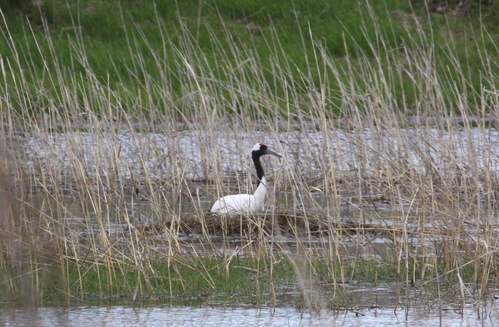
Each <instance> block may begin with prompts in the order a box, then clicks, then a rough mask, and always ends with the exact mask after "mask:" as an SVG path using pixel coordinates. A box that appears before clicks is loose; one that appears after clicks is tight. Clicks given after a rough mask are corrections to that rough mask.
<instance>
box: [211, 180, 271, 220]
mask: <svg viewBox="0 0 499 327" xmlns="http://www.w3.org/2000/svg"><path fill="white" fill-rule="evenodd" d="M266 182H267V181H266V180H265V177H263V178H262V180H261V181H260V185H258V187H257V189H256V191H255V194H235V195H227V196H224V197H223V198H220V199H218V200H217V202H215V203H214V204H213V206H212V207H211V209H210V211H211V212H214V213H220V214H241V213H242V214H254V213H261V212H263V205H264V203H265V193H266V192H267V188H266V186H265V184H266Z"/></svg>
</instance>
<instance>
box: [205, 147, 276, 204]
mask: <svg viewBox="0 0 499 327" xmlns="http://www.w3.org/2000/svg"><path fill="white" fill-rule="evenodd" d="M266 154H272V155H274V156H277V157H280V155H278V154H277V153H275V152H273V151H270V150H269V149H268V148H267V146H266V145H265V144H261V143H257V144H255V146H254V147H253V149H252V151H251V157H252V159H253V163H254V164H255V169H256V173H257V176H258V181H259V183H258V187H257V188H256V191H255V194H236V195H227V196H224V197H223V198H220V199H218V200H217V201H216V202H215V203H214V204H213V206H212V207H211V209H210V212H212V213H218V214H255V213H261V212H263V209H264V204H265V193H267V180H266V179H265V175H264V172H263V168H262V165H261V163H260V157H261V156H262V155H266Z"/></svg>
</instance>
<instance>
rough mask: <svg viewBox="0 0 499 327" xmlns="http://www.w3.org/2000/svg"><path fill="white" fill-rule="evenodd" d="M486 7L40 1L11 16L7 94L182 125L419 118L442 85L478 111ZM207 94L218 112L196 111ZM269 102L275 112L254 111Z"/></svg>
mask: <svg viewBox="0 0 499 327" xmlns="http://www.w3.org/2000/svg"><path fill="white" fill-rule="evenodd" d="M484 8H487V9H489V10H488V11H487V12H488V13H489V14H486V15H484V16H480V15H479V14H478V13H477V12H476V11H473V10H471V11H464V10H461V11H459V10H455V11H449V12H448V13H447V14H446V15H444V14H438V13H435V12H427V11H426V10H427V9H429V8H425V7H424V6H422V5H421V4H419V7H418V4H417V3H416V4H415V7H412V6H411V2H409V1H395V0H393V1H388V0H383V1H370V2H348V3H345V2H342V1H323V0H317V1H314V2H304V1H295V2H293V3H292V2H288V1H280V2H275V3H273V4H271V5H269V4H262V3H259V2H258V1H241V2H231V3H230V4H229V3H225V2H222V3H213V2H203V1H182V2H180V3H176V2H175V1H163V2H161V3H157V4H156V3H154V2H153V1H125V2H113V1H99V2H95V1H80V2H77V3H73V2H70V3H67V4H66V3H65V2H64V1H43V2H33V3H30V4H27V5H25V6H24V9H23V10H22V11H21V12H19V11H17V10H13V9H11V10H9V11H7V12H4V13H3V15H4V19H3V22H2V25H3V36H2V38H3V40H2V42H1V43H0V46H1V48H0V51H1V52H2V60H3V71H4V72H5V73H4V78H3V87H2V92H3V93H6V94H10V96H9V103H10V104H12V105H13V106H14V107H15V109H16V110H21V111H22V110H25V111H28V113H37V112H39V111H47V110H51V109H50V107H53V108H52V110H55V109H56V110H58V111H60V110H62V111H65V108H68V106H70V105H76V106H77V110H81V111H85V110H88V109H90V110H92V111H94V112H99V113H100V112H103V111H105V112H107V111H110V112H113V111H116V109H115V108H116V107H118V108H120V107H121V108H125V109H126V110H127V111H137V110H138V111H145V112H147V111H148V110H155V109H159V110H161V111H162V112H164V111H167V112H170V113H171V114H175V116H176V117H177V118H181V117H182V116H183V115H185V116H187V117H195V115H196V110H193V105H195V106H196V107H199V106H203V105H207V106H209V107H210V110H216V111H219V112H220V113H221V114H224V113H227V114H231V113H233V112H236V113H244V114H249V115H251V116H253V117H257V116H258V114H259V112H260V111H263V113H264V114H266V115H268V114H277V115H279V116H282V115H287V114H289V111H291V112H297V111H299V110H304V111H307V112H310V111H312V112H313V110H312V108H311V107H313V105H314V103H313V100H311V99H310V98H309V94H310V93H311V92H312V93H317V94H320V95H321V101H322V105H323V106H324V107H325V109H327V111H328V112H331V113H333V114H351V113H352V108H351V106H352V105H354V106H356V107H357V108H358V109H359V110H362V111H365V110H367V108H366V104H365V103H363V101H364V100H363V99H365V97H370V96H371V95H372V94H376V93H380V92H381V93H382V94H383V96H384V98H385V101H386V102H388V103H387V104H389V106H390V108H391V109H392V110H401V111H403V112H414V110H418V109H419V108H418V107H419V106H420V104H421V102H422V101H424V100H425V98H426V97H427V96H428V95H429V94H432V93H434V92H435V91H436V90H434V84H435V81H437V83H438V90H439V91H441V92H442V94H441V96H440V99H441V100H439V101H442V102H444V104H443V105H445V107H450V108H451V109H452V110H455V111H459V110H460V109H459V106H460V105H461V104H462V103H463V101H464V102H465V103H466V104H467V107H469V110H471V111H477V110H479V108H480V101H481V95H482V93H483V92H484V90H488V91H492V90H495V89H496V88H497V85H496V75H495V73H494V72H495V70H496V65H497V48H496V45H495V35H497V33H498V32H499V31H498V30H497V27H496V26H495V24H494V22H495V20H494V17H495V16H493V15H491V14H490V13H493V10H492V9H493V8H494V7H490V8H489V7H484ZM484 10H485V9H484ZM109 12H113V13H115V15H109ZM480 17H486V18H488V20H485V22H484V23H483V24H482V21H481V20H480ZM92 87H94V88H95V87H97V88H98V89H100V92H101V97H103V98H104V99H103V100H102V101H104V102H102V101H99V100H98V99H95V98H94V96H89V94H88V92H90V91H89V90H90V89H91V88H92ZM290 89H292V90H293V92H296V95H297V96H298V98H297V99H293V100H294V101H293V102H292V103H290V101H287V97H289V92H290ZM200 90H203V92H206V96H208V97H210V98H213V101H216V103H213V104H208V103H204V104H203V102H202V101H201V102H199V101H197V103H195V104H193V103H191V101H188V100H189V99H186V95H187V94H195V93H196V92H199V91H200ZM96 93H98V92H96ZM355 94H358V95H363V96H362V97H361V99H357V97H355V96H352V95H355ZM94 95H95V94H94ZM262 96H263V97H265V98H268V99H269V100H270V101H271V103H272V105H273V107H274V108H273V110H271V111H270V112H269V111H268V109H266V107H267V106H268V105H264V103H262V104H260V103H254V104H252V105H250V104H248V103H247V102H248V101H247V100H248V97H253V98H254V97H257V98H260V97H262ZM345 96H348V98H353V100H354V103H345ZM105 100H111V103H109V104H107V106H106V101H105ZM371 100H373V99H371ZM68 101H69V102H68ZM436 105H438V104H436ZM256 106H258V108H257V107H256Z"/></svg>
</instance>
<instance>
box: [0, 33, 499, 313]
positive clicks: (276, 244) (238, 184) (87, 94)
mask: <svg viewBox="0 0 499 327" xmlns="http://www.w3.org/2000/svg"><path fill="white" fill-rule="evenodd" d="M160 28H161V27H160ZM163 33H164V31H163ZM379 33H380V38H381V39H382V37H383V35H382V32H379ZM177 34H178V35H179V37H180V38H181V39H182V41H183V42H181V44H182V47H181V48H175V49H173V50H174V51H173V52H174V53H176V55H175V56H174V57H172V58H164V57H163V54H162V53H159V52H155V50H154V49H150V54H147V55H151V54H152V56H153V58H155V60H157V62H156V63H157V65H156V67H157V69H162V70H164V71H163V72H162V76H164V78H163V79H160V80H152V79H150V78H149V76H150V75H149V73H148V71H147V68H146V67H145V66H144V65H143V63H144V62H145V59H144V56H145V55H146V54H145V53H142V52H140V50H139V49H138V47H137V46H136V44H134V41H137V40H134V39H131V41H130V42H131V43H130V50H131V51H136V53H135V58H136V60H137V61H136V63H135V64H136V65H135V67H133V68H132V67H130V70H131V71H132V70H134V71H135V72H136V73H140V75H141V76H144V80H143V81H142V82H141V83H138V84H137V89H135V90H121V91H118V90H117V89H113V88H111V87H109V86H108V85H105V84H103V83H102V82H100V80H99V78H97V76H94V75H93V72H92V68H91V67H86V70H85V71H84V73H83V75H84V76H80V75H77V74H76V73H73V72H71V71H68V70H67V69H65V67H61V66H60V65H59V63H58V62H57V59H56V58H57V57H56V56H53V57H51V56H48V55H46V54H42V55H45V57H44V61H46V62H47V63H50V66H51V67H55V68H54V69H50V70H49V69H48V68H47V70H46V72H45V76H40V77H39V78H40V79H41V80H42V81H41V82H40V84H39V85H44V84H45V83H46V82H47V81H52V83H54V85H55V84H57V85H58V87H60V93H59V96H58V97H50V94H49V93H45V92H44V89H43V88H42V87H41V88H40V89H38V88H37V86H36V85H28V83H27V80H26V79H23V76H22V75H16V73H15V72H16V71H23V70H24V68H25V66H29V62H23V61H18V62H5V61H1V68H2V75H3V83H2V84H1V94H2V98H1V99H0V123H1V125H0V129H1V135H0V140H1V142H2V143H1V145H0V146H1V149H2V154H3V155H2V157H1V158H2V159H1V162H0V167H2V173H1V174H2V178H1V181H0V183H1V185H0V189H1V194H0V202H1V205H2V208H3V209H2V212H0V214H1V224H2V228H1V231H2V242H1V244H0V246H1V250H2V257H1V258H0V264H1V269H2V286H3V287H4V288H7V289H9V290H10V293H11V294H14V293H18V294H21V293H22V294H31V293H33V292H34V290H33V288H36V285H37V280H38V279H39V278H41V277H40V274H41V272H42V271H43V269H44V268H45V267H49V266H58V267H62V268H61V271H63V272H64V271H65V270H64V269H67V266H69V265H76V266H78V267H79V268H78V269H79V270H78V274H79V276H78V278H77V279H76V280H69V278H70V277H69V275H67V274H66V275H64V273H63V275H64V276H65V278H66V279H68V280H67V283H66V284H64V285H63V287H65V288H64V289H63V290H62V291H61V292H63V294H72V287H73V286H74V285H78V284H80V286H81V288H82V289H83V288H84V285H83V284H84V280H85V276H86V274H87V271H85V269H87V268H83V267H87V266H84V265H83V263H85V264H90V265H91V266H99V267H106V268H107V269H106V270H104V275H103V276H100V278H102V279H103V280H106V281H107V282H109V283H113V281H115V280H116V279H119V278H120V274H125V273H126V271H129V269H131V268H130V267H133V269H134V270H135V271H139V272H140V274H142V276H144V277H147V278H145V279H143V280H142V281H140V282H138V284H137V285H130V286H129V291H130V292H131V293H133V294H134V297H135V296H138V295H140V294H147V293H148V292H149V291H150V285H148V282H147V281H148V280H149V278H160V277H162V276H157V274H156V272H155V270H154V268H153V267H154V262H156V261H157V260H162V261H164V262H165V263H166V264H167V265H168V266H172V267H174V269H177V268H176V267H178V266H179V265H192V266H193V267H195V269H197V270H198V272H199V274H200V275H201V276H203V278H204V279H205V280H206V281H208V282H209V283H210V284H213V281H212V279H211V278H212V277H211V274H210V271H209V270H208V269H207V268H206V267H203V265H196V266H195V265H193V261H194V260H195V259H196V258H197V257H217V258H222V259H223V260H222V261H221V262H223V264H221V266H223V268H221V269H227V271H229V270H230V269H232V268H231V262H232V261H233V260H234V257H235V256H247V257H254V258H258V259H268V260H270V261H269V262H270V263H271V265H270V266H266V267H265V269H264V270H265V273H268V274H270V275H272V271H273V265H274V264H276V262H278V261H279V260H281V259H282V257H283V256H284V257H287V259H288V260H290V261H291V262H292V266H293V268H294V269H295V272H296V275H297V277H298V280H299V281H300V283H299V284H300V287H301V290H302V291H303V294H304V298H305V305H306V306H307V307H308V308H309V309H311V310H312V309H315V308H317V306H319V304H318V300H317V296H316V292H314V291H313V290H314V288H315V287H316V284H315V282H316V281H317V280H316V278H317V276H316V274H315V272H316V270H317V269H318V268H317V267H316V262H317V260H319V261H320V262H326V263H327V265H329V267H330V268H329V269H328V271H329V275H328V276H324V278H327V280H328V281H329V282H330V285H331V288H332V289H333V291H334V292H335V294H336V295H339V294H340V293H341V290H340V289H338V288H337V286H338V285H340V284H344V283H347V282H348V281H349V280H350V279H351V276H349V275H347V272H346V270H345V269H344V268H343V267H345V266H346V265H351V264H352V263H353V264H354V265H355V264H360V263H361V262H370V261H374V262H377V263H380V264H382V263H390V264H394V265H396V267H397V275H396V276H393V278H394V279H396V280H397V281H400V282H405V283H407V284H411V285H414V284H422V283H429V282H430V281H439V282H444V281H448V283H450V284H451V285H459V287H460V289H461V291H462V292H461V294H462V296H463V297H465V295H466V294H465V290H466V287H465V285H464V283H463V281H462V278H461V276H462V274H463V271H464V270H469V268H473V269H472V271H473V276H472V278H471V281H473V283H475V284H476V285H477V286H478V289H479V291H480V294H486V292H487V291H486V290H487V289H490V288H492V287H493V286H494V285H490V283H491V281H493V277H495V276H496V271H497V250H498V244H497V242H498V237H497V236H498V235H497V230H496V229H497V205H496V203H497V185H498V178H497V167H498V155H499V148H498V147H497V144H498V142H497V141H498V138H499V135H498V134H497V131H496V129H495V128H494V126H495V124H496V119H497V108H498V106H497V101H498V100H497V99H498V96H497V94H496V93H495V91H492V90H485V89H484V90H480V91H479V92H480V93H479V94H477V96H476V99H477V100H476V103H468V102H467V100H465V98H464V96H463V95H462V93H461V91H462V90H461V86H462V85H459V87H457V86H456V89H454V90H453V91H454V92H455V93H454V94H446V93H445V92H446V91H445V90H444V89H443V88H442V85H443V84H444V83H447V81H443V80H440V79H439V77H438V76H437V75H436V74H435V72H434V71H433V68H432V67H433V65H432V62H433V60H434V58H433V51H432V46H431V40H428V39H427V38H426V36H424V35H421V37H422V38H425V39H424V41H425V42H422V44H423V45H421V43H419V42H414V44H410V45H408V47H407V49H404V51H394V50H393V49H387V48H384V46H385V45H384V44H383V43H375V42H374V40H368V41H369V42H371V44H372V47H373V53H374V55H375V57H374V58H368V57H367V56H361V57H360V61H359V63H358V64H353V63H350V64H348V65H347V66H339V65H338V63H337V62H336V61H335V59H334V58H332V57H330V56H328V54H327V52H326V51H325V49H323V48H322V46H321V44H320V43H319V42H316V43H315V47H316V58H310V65H311V67H316V68H317V69H316V71H317V72H318V74H319V75H320V76H319V80H320V81H321V82H320V84H315V83H314V82H313V81H312V79H311V77H309V76H308V75H306V74H304V75H303V76H302V81H300V82H298V81H296V80H294V79H293V78H292V77H291V74H289V75H288V74H287V72H288V70H289V69H292V68H290V67H292V63H290V62H287V61H286V57H285V56H283V54H282V52H281V51H280V50H279V49H280V48H279V44H278V41H277V40H278V36H277V35H276V38H275V39H273V40H269V44H272V47H273V48H275V49H276V50H275V52H273V53H271V54H270V56H271V58H270V59H271V62H272V63H273V65H274V66H273V71H272V73H273V75H274V78H275V83H276V84H277V85H279V87H280V88H281V89H282V90H284V92H283V94H284V95H285V97H284V98H282V97H281V95H280V93H278V92H277V91H276V90H273V89H271V88H269V87H268V85H267V84H266V83H265V79H264V77H263V76H264V75H265V74H264V72H263V71H262V68H261V66H260V65H259V58H258V57H257V56H256V55H255V54H253V53H252V52H251V51H250V50H248V49H247V48H244V47H241V46H239V45H237V44H236V43H230V35H228V36H227V40H228V42H229V44H231V47H230V49H231V53H230V54H227V53H225V52H223V50H222V46H220V47H219V49H220V51H219V52H218V53H217V54H216V55H217V57H218V58H219V60H220V63H219V66H221V67H222V68H221V69H222V70H223V71H222V72H221V74H223V75H224V79H223V80H222V79H220V78H219V77H218V76H217V75H215V74H214V73H213V70H211V69H210V68H211V67H209V65H208V64H207V60H206V58H203V57H202V55H201V54H200V53H199V52H198V51H197V48H196V47H195V44H194V43H193V41H192V39H191V37H190V35H189V33H188V31H187V30H186V29H183V28H182V27H181V28H180V29H179V30H178V31H177ZM310 34H311V36H310V37H311V38H312V41H314V40H313V35H312V33H310ZM47 40H49V41H50V34H47ZM142 41H144V40H142ZM9 42H11V44H10V45H11V47H12V49H13V51H17V50H16V43H15V42H14V41H13V40H10V41H9ZM213 42H214V43H215V44H216V43H217V42H219V41H217V39H216V38H215V37H214V39H213ZM169 45H171V44H169V43H168V42H167V41H166V40H165V47H166V46H169ZM52 51H55V49H52ZM72 54H73V55H74V56H75V59H76V60H78V61H79V62H80V63H81V64H83V65H84V63H85V62H86V57H85V56H86V53H85V50H84V49H83V48H82V46H81V44H79V43H78V41H76V43H75V45H74V49H73V52H72ZM380 56H387V57H388V62H390V63H391V66H390V67H389V69H388V70H387V69H385V67H382V64H381V62H382V60H381V58H380ZM449 56H452V52H451V51H449ZM484 56H485V57H484V60H488V58H487V57H486V54H484ZM19 57H20V58H22V57H23V56H19ZM229 57H230V58H229ZM167 59H168V60H169V61H171V62H174V63H175V66H173V67H174V69H175V71H172V69H171V67H166V66H165V65H164V62H165V61H166V60H167ZM0 60H1V58H0ZM47 67H49V65H47ZM349 70H359V71H361V76H362V77H363V78H362V79H357V80H345V79H344V78H343V77H340V76H344V75H345V74H347V75H348V71H349ZM331 76H335V77H336V79H334V80H331ZM407 76H409V77H410V79H411V80H412V81H413V84H412V86H411V87H413V88H415V89H417V90H418V92H416V95H417V97H418V99H417V101H416V102H417V103H418V105H417V106H416V107H414V108H405V107H404V106H403V97H404V95H403V94H402V95H399V96H398V97H399V98H398V99H397V98H396V97H397V96H396V95H395V94H392V93H391V87H390V84H392V83H396V82H397V81H399V82H400V81H402V80H405V77H407ZM490 76H493V74H492V73H491V75H490ZM82 78H83V79H84V83H80V82H81V79H82ZM171 78H178V79H180V80H181V82H182V83H181V84H182V87H183V90H182V94H183V96H182V97H181V98H176V97H175V96H174V94H173V92H172V90H170V89H169V84H170V83H169V80H170V79H171ZM485 78H488V77H485ZM490 78H492V77H490ZM83 85H84V86H85V87H82V86H83ZM300 85H308V87H307V88H303V87H301V86H300ZM333 85H334V86H335V87H334V88H333V87H332V86H333ZM464 87H466V86H464ZM333 89H339V90H340V92H339V93H337V92H334V91H333ZM468 92H472V90H468ZM474 92H477V91H476V90H474ZM135 94H140V96H139V97H134V96H133V95H135ZM153 94H156V95H157V94H159V95H160V96H161V98H160V100H161V101H159V102H158V101H156V99H155V98H153V97H152V95H153ZM461 96H462V97H463V101H462V102H461V103H462V106H460V107H458V108H454V107H449V105H448V102H447V101H445V98H446V97H461ZM338 98H339V99H341V106H340V107H339V108H338V109H339V110H340V112H341V113H340V114H339V115H337V116H336V117H333V116H332V114H331V111H330V108H331V105H332V103H333V102H334V101H333V99H338ZM400 102H402V105H400V104H399V103H400ZM283 104H284V105H283ZM32 108H35V109H36V112H37V113H36V114H32V113H31V110H32ZM256 141H259V142H260V141H261V142H265V143H268V144H269V145H271V146H273V147H274V149H275V150H276V151H277V152H279V153H281V154H282V155H283V159H282V160H275V159H270V160H269V159H267V158H266V159H265V162H264V166H265V168H266V170H267V174H268V176H269V180H270V182H271V184H272V186H271V188H270V192H269V193H270V194H268V196H267V201H268V206H267V208H268V210H267V211H266V212H265V214H264V215H262V216H260V217H237V218H232V219H230V218H227V217H225V218H220V217H213V216H210V215H206V213H207V210H208V208H209V207H210V205H211V203H212V202H213V201H214V200H215V199H216V198H218V197H220V196H222V195H226V194H229V193H231V192H252V190H253V188H254V186H253V185H254V183H255V177H254V174H253V168H252V165H251V161H250V160H249V156H248V149H251V145H252V144H254V143H255V142H256ZM14 190H16V191H14ZM380 239H381V240H382V242H381V244H382V245H381V246H380V243H379V242H378V241H379V240H380ZM234 240H237V241H238V243H237V244H238V246H237V247H234ZM290 240H292V246H291V245H290V244H288V243H289V241H290ZM20 267H22V268H20ZM65 267H66V268H65ZM80 269H81V270H80ZM262 269H263V268H262ZM261 273H263V270H262V271H261ZM23 276H29V277H28V278H27V279H25V278H24V277H23ZM455 276H458V277H459V279H458V281H456V280H454V279H452V278H453V277H455ZM17 279H23V280H24V281H23V283H22V284H17V283H16V282H15V281H16V280H17ZM28 281H29V283H28ZM468 281H469V280H468ZM19 285H25V286H26V285H30V286H29V287H28V286H26V287H27V288H28V289H29V291H25V292H20V291H19ZM314 294H315V295H314ZM71 296H73V295H71ZM74 296H76V297H79V295H78V294H74ZM463 301H464V299H463Z"/></svg>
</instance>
